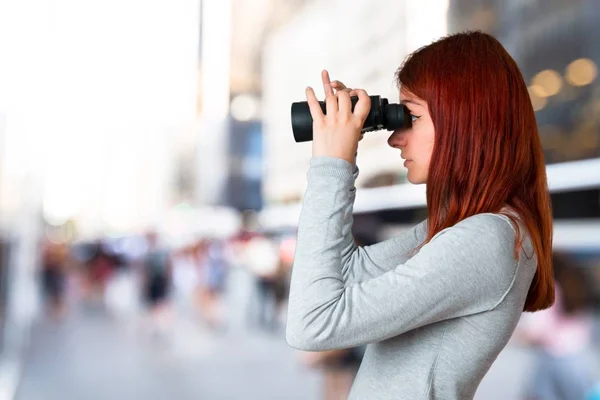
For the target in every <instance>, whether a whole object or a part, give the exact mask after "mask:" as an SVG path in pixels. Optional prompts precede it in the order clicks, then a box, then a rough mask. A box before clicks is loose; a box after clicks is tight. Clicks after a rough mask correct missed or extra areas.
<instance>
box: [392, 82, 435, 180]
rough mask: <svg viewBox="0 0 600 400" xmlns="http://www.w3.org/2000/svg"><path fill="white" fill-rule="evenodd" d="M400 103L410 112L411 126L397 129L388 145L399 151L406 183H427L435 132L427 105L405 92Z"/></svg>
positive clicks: (401, 95) (401, 93)
mask: <svg viewBox="0 0 600 400" xmlns="http://www.w3.org/2000/svg"><path fill="white" fill-rule="evenodd" d="M400 102H401V103H402V104H404V105H405V106H406V107H407V108H408V109H409V111H410V115H411V118H412V126H411V127H410V128H406V129H405V128H402V129H397V130H395V131H394V133H392V135H391V136H390V137H389V139H388V144H389V145H390V146H391V147H393V148H395V149H399V150H400V151H401V157H402V158H403V159H404V160H406V161H404V166H405V167H406V168H407V169H408V175H407V177H408V181H409V182H410V183H413V184H420V183H426V182H427V175H428V172H429V161H430V159H431V153H432V152H433V142H434V139H435V130H434V128H433V121H432V120H431V115H429V107H428V106H427V103H426V102H425V101H424V100H422V99H420V98H418V97H416V96H414V95H412V94H410V93H407V92H406V91H402V90H401V91H400Z"/></svg>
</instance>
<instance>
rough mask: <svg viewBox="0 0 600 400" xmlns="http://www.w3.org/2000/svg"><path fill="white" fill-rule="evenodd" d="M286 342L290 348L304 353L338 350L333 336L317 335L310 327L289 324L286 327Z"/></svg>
mask: <svg viewBox="0 0 600 400" xmlns="http://www.w3.org/2000/svg"><path fill="white" fill-rule="evenodd" d="M285 340H286V342H287V344H288V345H289V346H290V347H293V348H294V349H297V350H302V351H326V350H334V349H336V348H338V347H337V346H335V344H334V343H335V341H334V340H333V339H332V337H331V336H329V335H322V334H317V333H315V332H312V331H311V329H309V327H306V326H301V325H300V326H298V325H294V324H291V323H289V322H288V324H287V325H286V330H285Z"/></svg>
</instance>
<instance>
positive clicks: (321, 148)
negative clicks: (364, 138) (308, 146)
mask: <svg viewBox="0 0 600 400" xmlns="http://www.w3.org/2000/svg"><path fill="white" fill-rule="evenodd" d="M321 77H322V79H323V89H324V91H325V104H326V107H325V108H326V110H327V113H326V114H323V111H322V110H321V106H320V105H319V101H318V100H317V97H316V96H315V92H314V91H313V89H312V88H311V87H308V88H306V100H307V101H308V106H309V108H310V114H311V116H312V119H313V157H318V156H327V157H335V158H341V159H343V160H346V161H348V162H350V163H351V164H354V163H355V161H356V151H357V149H358V141H359V140H360V139H361V129H362V127H363V124H364V122H365V119H366V118H367V116H368V115H369V111H370V109H371V100H370V99H369V95H368V94H367V92H365V91H364V90H362V89H347V88H346V86H345V85H344V84H343V83H341V82H339V81H334V82H331V81H330V80H329V73H328V72H327V71H325V70H324V71H323V72H322V74H321ZM333 87H335V88H336V89H337V92H336V93H334V91H333ZM351 95H356V96H358V102H357V103H356V106H355V107H354V111H352V103H351V101H350V96H351Z"/></svg>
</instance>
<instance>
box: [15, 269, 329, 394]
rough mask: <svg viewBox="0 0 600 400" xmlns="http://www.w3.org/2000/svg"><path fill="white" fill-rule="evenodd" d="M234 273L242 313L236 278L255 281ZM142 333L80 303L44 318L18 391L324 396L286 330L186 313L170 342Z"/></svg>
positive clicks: (235, 301) (232, 301) (236, 310)
mask: <svg viewBox="0 0 600 400" xmlns="http://www.w3.org/2000/svg"><path fill="white" fill-rule="evenodd" d="M235 273H236V274H241V272H235ZM232 278H233V279H231V280H230V281H231V282H232V286H231V289H232V290H231V291H230V293H229V295H228V298H227V301H228V303H229V308H232V310H231V311H232V313H231V314H232V315H231V317H232V318H235V319H237V320H238V321H239V319H240V318H242V316H243V312H242V310H244V306H245V304H246V301H245V300H244V298H243V297H242V296H243V295H244V291H243V290H236V288H235V286H236V285H246V284H247V283H245V282H244V278H243V277H240V276H238V277H232ZM238 289H243V288H238ZM232 306H233V307H232ZM142 337H144V335H141V334H140V333H139V332H136V331H135V328H132V324H129V325H124V324H122V323H119V322H118V321H117V320H115V319H114V318H111V317H110V316H109V315H107V313H105V312H103V311H101V310H96V311H92V312H90V311H87V312H83V310H78V311H77V312H75V313H74V314H73V315H72V316H71V317H70V318H69V319H68V320H67V321H65V322H64V323H63V324H56V323H52V322H50V321H44V322H41V323H39V324H38V325H37V326H36V327H35V329H34V332H33V335H32V344H31V348H30V351H29V355H28V357H27V359H26V360H25V365H24V370H23V373H22V376H21V381H20V385H19V388H18V390H17V395H16V399H17V400H80V399H86V400H106V399H114V400H121V399H122V400H130V399H145V400H155V399H156V400H162V399H170V398H174V399H181V400H187V399H190V400H191V399H224V400H225V399H241V398H247V399H273V400H275V399H291V400H294V399H297V400H300V399H302V400H307V399H317V398H318V396H317V394H318V391H319V384H320V378H319V376H318V375H317V374H316V373H315V372H314V371H312V370H308V369H306V368H305V367H303V366H302V365H300V364H299V363H298V361H297V359H296V354H295V353H294V351H293V350H291V349H290V348H289V347H288V346H287V344H286V343H285V339H284V335H283V333H279V334H272V335H270V334H262V333H260V332H248V331H246V330H244V329H242V326H241V323H238V324H237V325H236V323H232V324H230V329H228V330H227V332H225V333H211V332H208V331H206V330H204V329H202V328H201V327H199V326H198V324H192V323H191V322H190V321H185V320H182V321H180V322H178V323H177V324H176V329H175V333H174V334H173V337H172V340H171V341H170V342H169V343H168V344H162V345H161V343H160V342H158V343H157V342H152V341H151V339H150V338H148V337H145V339H142Z"/></svg>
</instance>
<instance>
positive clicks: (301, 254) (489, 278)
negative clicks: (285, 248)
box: [286, 157, 537, 400]
mask: <svg viewBox="0 0 600 400" xmlns="http://www.w3.org/2000/svg"><path fill="white" fill-rule="evenodd" d="M357 175H358V169H357V168H356V167H355V166H353V165H352V164H350V163H348V162H347V161H344V160H341V159H336V158H330V157H316V158H313V159H312V160H311V166H310V169H309V172H308V186H307V190H306V193H305V197H304V203H303V208H302V213H301V216H300V222H299V226H298V239H297V245H296V255H295V260H294V266H293V271H292V278H291V289H290V296H289V305H288V316H287V318H288V319H287V327H286V340H287V342H288V344H289V345H290V346H292V347H294V348H297V349H300V350H306V351H321V350H329V349H341V348H349V347H354V346H358V345H364V344H368V346H367V348H366V352H365V355H364V358H363V361H362V364H361V366H360V369H359V371H358V374H357V376H356V379H355V381H354V384H353V386H352V390H351V392H350V396H349V398H350V399H361V400H363V399H369V400H370V399H373V400H375V399H406V400H418V399H461V400H464V399H472V398H473V396H474V395H475V391H476V390H477V386H478V385H479V383H480V382H481V379H482V378H483V376H484V375H485V374H486V372H487V371H488V370H489V368H490V366H491V365H492V363H493V362H494V360H495V359H496V357H497V356H498V354H499V353H500V351H501V350H502V349H503V348H504V346H505V345H506V343H507V342H508V340H509V338H510V337H511V334H512V332H513V331H514V329H515V326H516V324H517V322H518V320H519V317H520V315H521V312H522V310H523V305H524V303H525V299H526V296H527V292H528V290H529V286H530V284H531V281H532V278H533V275H534V273H535V270H536V265H537V263H536V258H535V256H534V253H533V248H532V245H531V242H530V240H529V238H528V237H526V239H525V241H524V246H523V250H521V253H520V257H519V259H518V260H517V259H516V258H515V237H516V236H515V235H516V233H515V229H514V227H513V226H512V224H511V222H510V220H509V219H508V218H507V217H506V216H503V215H500V214H479V215H475V216H472V217H470V218H467V219H465V220H463V221H461V222H460V223H458V224H456V225H455V226H452V227H450V228H448V229H445V230H443V231H442V232H440V233H438V234H437V235H436V236H435V237H434V238H433V239H432V240H431V242H430V243H428V244H427V245H425V246H423V247H422V248H421V249H420V250H419V251H418V252H416V253H414V254H413V253H411V251H412V250H413V249H415V247H417V246H418V245H419V244H420V243H421V242H422V241H423V239H424V238H425V235H426V221H424V222H422V223H420V224H418V225H417V226H415V227H414V228H412V229H411V230H409V231H407V232H405V233H403V234H402V235H400V236H398V237H394V238H392V239H389V240H386V241H384V242H381V243H377V244H375V245H372V246H366V247H357V246H356V245H355V244H354V241H353V237H352V234H351V228H352V223H353V218H352V207H353V203H354V198H355V192H356V190H355V187H354V181H355V179H356V176H357ZM524 231H525V230H524V229H521V232H524Z"/></svg>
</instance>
